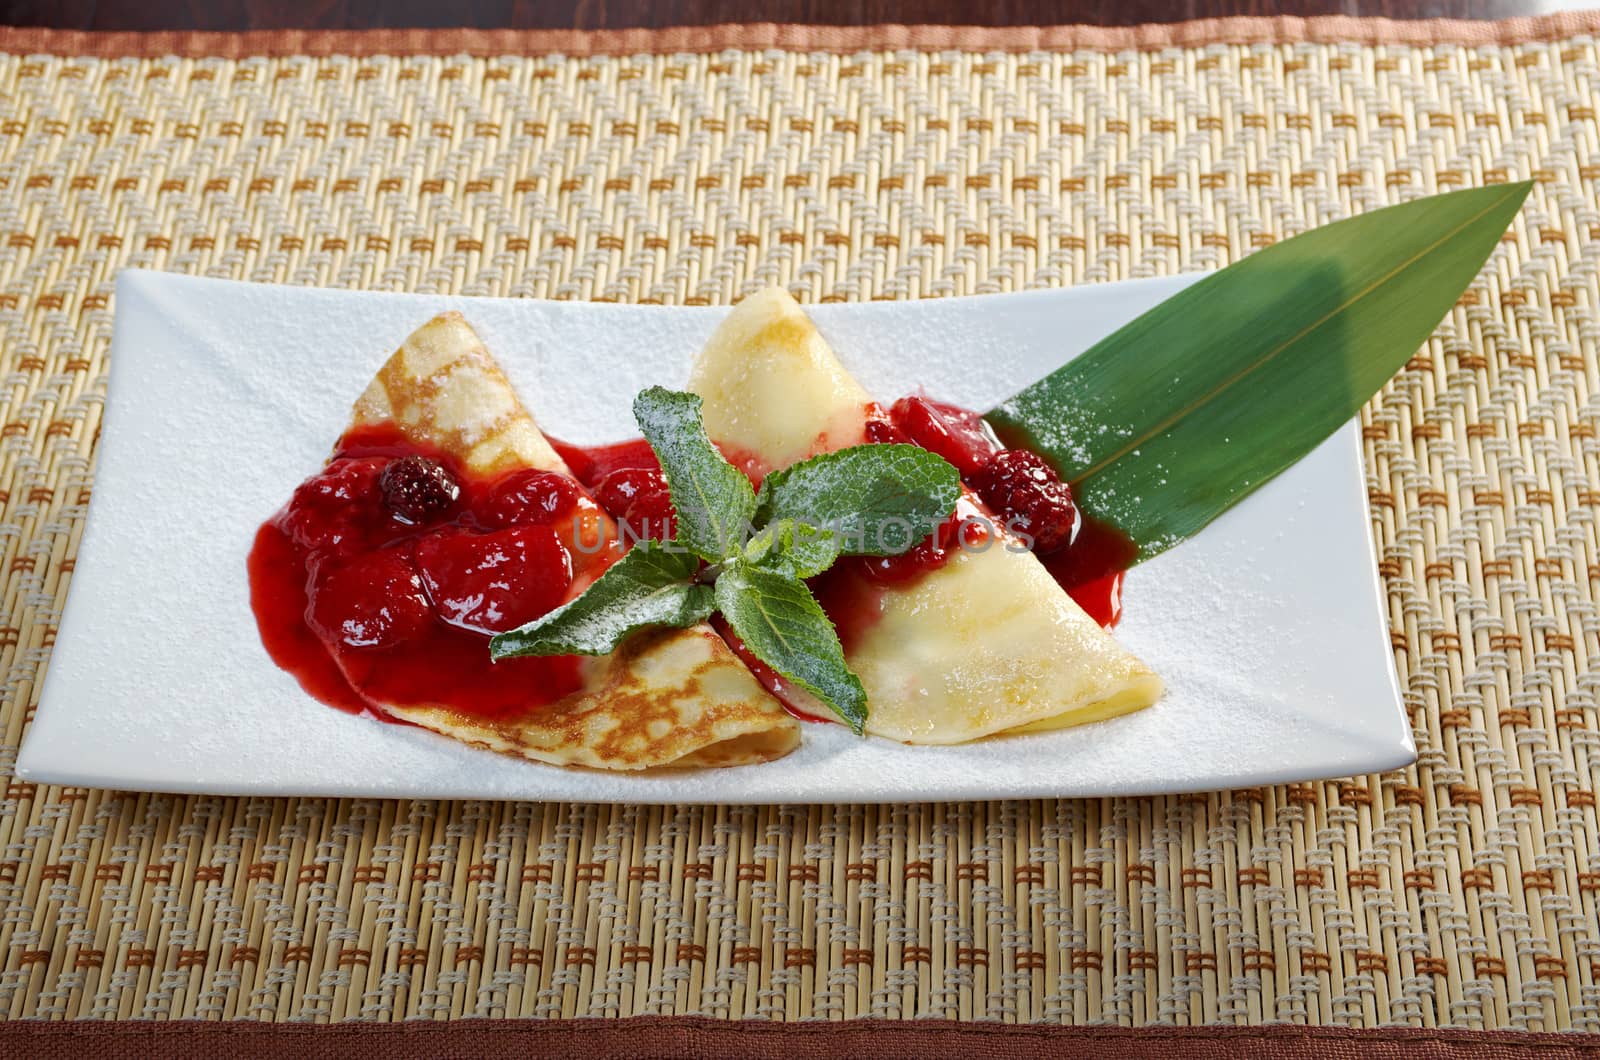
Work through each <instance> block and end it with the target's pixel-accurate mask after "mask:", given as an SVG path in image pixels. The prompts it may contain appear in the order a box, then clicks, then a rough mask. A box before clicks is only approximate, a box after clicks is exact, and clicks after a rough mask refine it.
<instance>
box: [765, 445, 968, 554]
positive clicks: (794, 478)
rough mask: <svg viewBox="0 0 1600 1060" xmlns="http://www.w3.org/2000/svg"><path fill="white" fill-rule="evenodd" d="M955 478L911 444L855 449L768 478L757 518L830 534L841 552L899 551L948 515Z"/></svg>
mask: <svg viewBox="0 0 1600 1060" xmlns="http://www.w3.org/2000/svg"><path fill="white" fill-rule="evenodd" d="M960 497H961V474H960V472H958V471H957V470H956V469H955V468H954V467H951V466H950V464H949V462H948V461H946V460H945V459H944V458H943V457H941V456H938V455H936V454H934V453H930V452H928V451H927V450H926V449H923V448H921V447H920V446H915V445H857V446H852V447H851V448H849V449H840V450H838V451H836V452H832V453H824V454H822V455H821V456H814V457H812V458H811V459H809V460H802V461H801V462H800V463H798V464H792V465H790V466H789V467H786V468H784V469H783V470H782V471H775V472H773V473H772V474H770V475H768V476H767V478H766V481H764V482H763V483H762V484H761V495H760V497H759V498H758V504H757V513H756V514H757V518H758V519H763V520H765V521H768V522H776V521H777V520H779V519H793V520H795V521H796V522H800V523H806V524H808V525H810V526H815V527H821V528H824V529H827V530H831V531H833V532H834V533H836V534H838V535H839V537H840V539H841V546H842V549H843V551H844V552H845V553H846V554H848V555H867V556H886V555H894V554H896V553H899V552H904V551H906V550H907V549H908V548H910V547H911V546H912V545H915V544H916V543H917V542H918V541H921V540H922V539H923V538H925V537H927V536H928V535H929V534H931V533H933V531H934V530H935V529H936V528H937V527H938V525H939V523H941V522H943V521H944V520H945V519H947V518H949V516H950V513H951V512H953V511H955V507H956V501H957V500H958V499H960Z"/></svg>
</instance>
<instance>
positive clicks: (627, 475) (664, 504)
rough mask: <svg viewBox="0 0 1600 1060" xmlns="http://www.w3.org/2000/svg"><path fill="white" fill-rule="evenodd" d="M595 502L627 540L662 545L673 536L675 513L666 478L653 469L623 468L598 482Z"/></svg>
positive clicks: (675, 528)
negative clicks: (618, 524)
mask: <svg viewBox="0 0 1600 1060" xmlns="http://www.w3.org/2000/svg"><path fill="white" fill-rule="evenodd" d="M595 499H596V500H598V501H599V502H600V506H601V507H602V508H604V509H605V510H606V511H608V512H610V513H611V514H612V516H613V517H614V518H616V519H617V520H618V521H620V522H622V523H625V524H626V531H627V535H628V536H630V537H653V538H655V539H656V540H658V541H665V540H666V539H668V538H670V537H671V536H672V535H673V534H674V533H676V532H677V513H676V512H674V511H673V508H672V493H671V491H670V490H668V489H667V477H666V476H665V475H663V474H662V473H661V472H660V471H657V470H655V469H654V468H643V467H625V468H623V469H621V470H620V471H613V472H612V473H611V474H609V475H607V476H606V477H605V478H603V479H601V480H600V485H599V487H598V488H596V490H595Z"/></svg>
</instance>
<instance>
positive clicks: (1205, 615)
mask: <svg viewBox="0 0 1600 1060" xmlns="http://www.w3.org/2000/svg"><path fill="white" fill-rule="evenodd" d="M1193 278H1194V277H1173V278H1169V279H1160V280H1144V281H1135V282H1128V283H1118V284H1109V285H1103V286H1095V287H1080V288H1073V289H1069V290H1059V291H1038V292H1029V293H1022V294H1010V295H990V296H984V297H976V298H955V299H949V300H937V301H920V302H903V303H870V304H843V305H822V306H817V307H815V308H814V309H813V310H812V312H813V315H814V316H815V318H816V321H817V323H818V325H819V326H820V327H821V329H822V332H823V334H824V335H826V336H827V338H828V339H829V340H830V341H831V342H832V343H833V345H834V346H835V348H836V349H837V350H838V352H839V355H840V357H841V358H842V359H843V360H844V362H845V363H846V365H848V366H849V368H850V369H851V371H853V372H854V373H855V374H856V375H857V376H858V377H859V378H860V379H861V381H862V383H863V384H864V385H865V386H866V387H867V389H868V390H869V391H871V392H873V393H875V394H877V395H878V396H879V397H880V398H883V399H890V400H892V399H893V398H894V397H896V396H898V395H900V394H904V393H907V392H909V391H912V390H915V389H917V388H919V387H920V388H924V389H926V390H927V392H928V393H930V394H933V395H936V396H941V397H944V398H947V399H950V400H954V401H958V402H961V403H963V404H965V405H968V406H971V407H974V408H988V407H990V406H992V405H993V404H994V403H996V402H997V401H999V400H1000V399H1002V398H1004V397H1006V396H1008V395H1010V394H1012V393H1014V392H1015V391H1016V390H1018V389H1020V388H1021V387H1022V386H1024V385H1026V384H1028V383H1031V382H1033V381H1034V380H1036V379H1038V378H1040V377H1041V376H1043V375H1045V374H1047V373H1048V372H1050V371H1051V370H1052V369H1054V368H1055V367H1057V366H1058V365H1059V364H1061V363H1062V362H1063V361H1065V360H1067V359H1069V358H1070V357H1073V356H1075V355H1076V354H1078V353H1079V352H1081V351H1082V350H1084V349H1086V348H1088V347H1089V346H1090V345H1091V344H1092V343H1093V342H1095V341H1096V340H1098V339H1099V338H1101V337H1102V336H1104V335H1106V334H1108V333H1110V332H1111V331H1112V330H1114V329H1115V328H1116V327H1118V326H1120V325H1121V324H1123V323H1125V322H1126V321H1128V320H1131V319H1132V318H1133V317H1135V316H1136V315H1138V314H1139V313H1140V312H1142V311H1144V310H1145V309H1148V308H1149V307H1151V306H1153V305H1155V304H1156V303H1157V302H1159V301H1161V300H1162V299H1164V298H1166V297H1167V296H1168V295H1170V294H1172V293H1174V292H1175V291H1177V290H1178V289H1179V288H1181V287H1182V286H1183V285H1184V284H1185V283H1187V282H1189V281H1190V280H1192V279H1193ZM116 297H117V302H116V328H115V334H114V338H113V344H112V351H113V352H112V362H111V363H112V368H111V389H110V395H109V403H108V407H107V421H106V426H105V433H104V436H103V438H102V439H101V442H100V458H99V467H98V470H97V472H96V478H95V490H94V499H93V503H92V504H91V507H90V513H89V524H88V527H87V530H86V533H85V538H84V543H83V548H82V553H81V555H80V557H79V559H78V563H77V569H76V573H75V574H74V575H73V581H72V589H71V593H70V598H69V600H68V602H67V608H66V613H65V615H64V616H63V618H62V623H61V628H60V632H59V635H58V637H57V640H56V646H55V651H54V654H53V656H52V658H51V660H50V665H49V672H48V675H47V677H46V681H45V686H44V689H43V700H42V702H41V704H40V708H39V712H38V716H37V718H36V719H35V720H34V722H33V724H32V727H31V729H30V730H29V732H28V736H27V740H26V743H25V746H24V747H23V749H22V755H21V759H20V762H19V763H18V767H17V772H18V774H19V775H20V776H22V777H25V778H27V779H29V780H36V781H45V782H50V783H60V784H75V785H88V786H95V787H110V788H123V789H139V790H161V791H185V792H216V793H225V794H272V795H345V796H423V797H444V798H496V799H498V798H513V799H569V800H579V801H602V802H738V803H752V802H773V801H777V802H880V801H881V802H889V801H913V800H932V799H984V798H1010V797H1024V796H1065V795H1132V794H1150V793H1156V792H1171V791H1185V790H1197V789H1203V788H1230V787H1240V786H1249V785H1257V784H1270V783H1274V782H1283V781H1289V780H1309V779H1314V778H1322V777H1329V776H1346V775H1351V774H1356V773H1368V772H1374V771H1379V770H1385V769H1391V768H1395V767H1397V766H1401V765H1404V764H1406V763H1408V762H1410V761H1412V760H1413V759H1414V757H1415V750H1414V747H1413V745H1412V740H1411V731H1410V727H1409V725H1408V724H1407V721H1406V717H1405V714H1404V712H1403V711H1402V709H1401V706H1400V700H1399V693H1398V689H1397V687H1396V683H1395V677H1394V669H1393V659H1392V657H1391V655H1390V649H1389V639H1388V635H1387V632H1386V624H1385V613H1384V608H1383V605H1382V598H1381V595H1380V591H1379V586H1378V580H1377V575H1376V572H1375V570H1374V564H1373V557H1372V549H1371V545H1370V543H1369V539H1368V528H1367V508H1366V496H1365V494H1366V491H1365V487H1364V483H1363V475H1362V468H1361V455H1360V449H1359V441H1358V437H1359V436H1358V434H1357V430H1356V426H1355V425H1354V424H1351V425H1349V426H1347V427H1346V428H1344V429H1343V430H1341V431H1340V432H1339V433H1338V434H1337V435H1335V436H1334V437H1333V438H1331V439H1329V440H1328V441H1327V442H1326V443H1325V444H1324V445H1322V447H1321V448H1319V449H1317V450H1316V451H1315V452H1314V453H1312V454H1311V455H1310V456H1309V457H1307V458H1306V459H1305V460H1303V461H1301V462H1300V463H1299V464H1298V465H1296V466H1295V467H1294V468H1292V469H1291V470H1290V471H1289V472H1287V473H1286V474H1284V475H1282V476H1281V477H1279V478H1278V479H1277V480H1276V481H1274V482H1272V483H1271V484H1269V485H1268V486H1267V487H1266V488H1264V489H1262V490H1261V491H1260V492H1258V493H1257V494H1256V495H1255V496H1253V497H1251V498H1250V499H1249V500H1247V501H1246V502H1245V503H1243V504H1241V505H1240V506H1239V507H1237V508H1235V509H1234V510H1233V511H1232V512H1230V513H1229V514H1227V515H1226V516H1224V517H1223V518H1222V519H1220V520H1218V521H1217V522H1216V523H1214V524H1213V525H1212V526H1211V527H1210V528H1208V529H1207V530H1206V531H1205V533H1204V534H1202V535H1200V536H1199V537H1197V538H1195V539H1194V540H1193V541H1190V542H1188V543H1186V544H1184V545H1182V546H1180V547H1178V548H1176V549H1174V550H1172V551H1170V552H1168V553H1166V554H1164V555H1162V556H1160V557H1158V558H1156V559H1155V560H1153V561H1151V562H1149V563H1146V564H1144V565H1142V566H1140V567H1138V568H1137V569H1135V570H1134V571H1132V572H1131V573H1130V574H1129V576H1128V579H1127V588H1126V593H1125V597H1124V600H1125V615H1126V617H1125V618H1124V620H1123V623H1122V625H1121V626H1120V627H1119V629H1118V630H1117V633H1116V635H1117V637H1118V638H1119V639H1120V640H1121V641H1122V642H1123V643H1125V644H1126V645H1127V646H1128V647H1129V648H1131V649H1132V650H1133V651H1135V652H1137V653H1138V654H1139V655H1140V656H1141V657H1143V658H1144V659H1145V660H1146V661H1147V662H1148V663H1149V664H1150V665H1151V666H1152V667H1153V668H1154V669H1155V670H1156V671H1157V672H1159V673H1160V674H1161V676H1162V677H1163V678H1164V679H1165V680H1166V683H1167V689H1168V691H1167V694H1166V696H1165V698H1163V699H1162V700H1161V702H1160V703H1158V704H1157V705H1156V706H1155V707H1153V708H1151V709H1149V710H1146V711H1142V712H1140V713H1137V714H1133V715H1130V716H1127V717H1123V718H1118V719H1115V720H1112V721H1108V722H1102V723H1099V724H1095V725H1089V726H1084V727H1082V728H1077V729H1068V730H1065V731H1061V732H1052V733H1041V734H1037V735H1029V736H1019V737H1012V738H1007V739H999V740H990V741H987V742H981V743H976V744H969V745H965V746H958V747H907V746H902V745H900V744H896V743H891V742H889V741H886V740H879V739H857V738H855V737H853V736H851V735H850V734H849V733H847V732H846V731H845V730H843V729H842V728H838V727H835V726H829V725H807V726H806V727H805V731H804V737H805V739H804V743H803V745H802V746H801V748H800V749H799V750H798V751H796V752H795V753H793V754H791V755H789V756H788V757H787V758H784V759H781V760H779V761H777V762H771V763H767V764H764V765H759V766H746V767H742V768H735V769H723V770H702V771H696V772H686V773H679V774H664V775H657V776H629V775H624V774H614V773H611V774H608V773H593V772H583V771H578V770H564V769H559V768H555V767H551V766H544V765H537V764H534V763H530V762H524V761H521V760H519V759H513V758H507V757H502V756H499V755H495V754H492V753H490V752H487V751H479V750H474V749H472V748H470V747H467V746H465V745H464V744H460V743H456V742H454V741H451V740H448V739H445V738H443V737H439V736H435V735H433V734H431V733H428V732H424V731H422V730H420V729H414V728H409V727H404V726H397V725H383V724H380V723H377V722H373V721H370V720H366V719H362V718H357V717H353V716H350V715H346V714H342V713H339V712H338V711H334V710H330V709H329V708H327V707H324V706H322V705H320V704H318V703H316V702H314V701H313V700H311V699H309V698H308V697H307V696H306V695H305V694H304V693H302V692H301V691H300V688H299V686H298V685H297V684H296V683H295V681H294V679H293V678H291V677H290V676H289V675H288V674H286V673H284V672H282V671H280V670H279V669H278V668H277V667H276V666H274V665H273V664H272V662H271V661H270V660H269V659H268V658H267V655H266V652H265V651H264V650H263V649H262V647H261V643H260V640H259V638H258V637H257V634H256V628H255V620H254V618H253V617H252V615H251V612H250V605H249V594H248V585H247V581H246V577H245V556H246V553H247V551H248V550H249V547H250V543H251V540H252V538H253V536H254V534H255V531H256V528H257V526H258V525H259V524H260V523H261V521H262V520H263V519H265V518H267V517H268V516H270V515H271V514H272V513H273V512H274V511H275V510H276V509H277V507H278V506H279V505H280V504H282V503H283V502H284V501H285V500H286V499H287V498H288V496H289V494H290V491H291V490H293V488H294V487H295V485H296V484H297V483H299V482H300V481H301V479H303V478H305V477H306V476H308V475H310V474H311V473H312V472H314V471H315V470H316V469H317V468H318V467H320V466H321V464H322V461H323V460H324V459H325V458H326V456H327V453H328V451H329V449H330V447H331V446H332V444H333V442H334V441H335V439H336V438H337V437H338V435H339V433H340V431H341V430H342V429H343V427H344V424H345V420H346V416H347V414H348V411H349V408H350V404H351V402H352V401H354V399H355V398H356V396H357V395H358V394H360V393H361V391H362V389H363V388H365V387H366V385H367V382H368V380H369V378H370V377H371V375H372V373H373V372H374V371H375V370H376V369H377V368H378V366H379V365H380V364H382V363H383V361H384V359H385V358H387V357H388V355H389V354H390V352H391V351H393V350H394V349H395V347H397V346H398V345H399V344H400V342H401V341H402V340H403V339H404V338H405V337H406V335H407V334H408V333H409V332H410V331H411V330H412V329H413V328H415V327H416V326H417V325H419V324H421V323H422V322H423V321H425V320H426V319H427V318H428V317H429V316H430V315H431V314H433V313H436V312H438V311H440V310H444V309H459V310H461V311H462V312H463V313H465V314H466V316H467V318H468V319H469V320H470V321H471V322H472V324H473V326H474V327H476V328H477V329H478V330H479V332H480V333H481V334H482V335H483V337H484V340H485V341H486V342H487V343H488V346H489V349H490V350H491V351H493V352H494V354H495V355H496V356H497V357H498V358H499V359H500V361H501V362H502V364H503V365H504V366H505V369H506V372H507V374H508V375H510V377H511V379H512V382H513V383H514V384H515V385H516V386H517V387H518V389H519V390H520V391H521V394H522V396H523V399H524V400H525V401H526V402H527V404H528V406H529V407H530V408H531V409H532V410H533V413H534V416H535V417H536V418H537V419H538V420H539V421H540V422H541V424H542V425H543V426H544V427H545V428H546V429H547V430H548V431H549V432H550V433H551V434H554V435H556V436H558V437H560V438H564V439H567V440H569V441H575V442H585V443H590V442H602V441H609V440H614V439H619V438H623V437H627V436H631V435H633V434H635V433H636V432H635V429H634V426H633V423H632V418H631V415H630V412H629V407H630V402H631V399H632V396H633V394H634V393H636V392H637V391H638V390H640V389H642V388H643V387H645V386H648V385H651V384H655V383H660V384H663V385H667V386H674V385H681V384H682V383H683V382H684V379H685V378H686V376H687V373H688V366H689V363H690V360H691V358H692V357H693V356H694V354H695V352H696V351H697V350H698V349H699V348H700V346H701V345H702V343H703V342H704V341H705V339H706V337H707V336H708V335H709V334H710V332H711V330H712V328H713V327H714V326H715V324H716V322H717V321H718V319H719V318H720V317H721V315H722V313H723V312H724V310H722V309H716V308H683V309H675V308H662V307H654V306H619V305H594V304H585V303H576V302H537V301H529V300H512V299H475V298H450V297H440V296H432V295H410V294H377V293H361V292H347V291H330V290H315V289H308V288H296V287H277V286H264V285H255V284H243V283H232V282H227V281H219V280H205V279H195V278H190V277H182V276H173V275H166V274H161V273H150V272H125V273H123V274H122V276H121V277H120V279H119V281H118V284H117V295H116Z"/></svg>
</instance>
